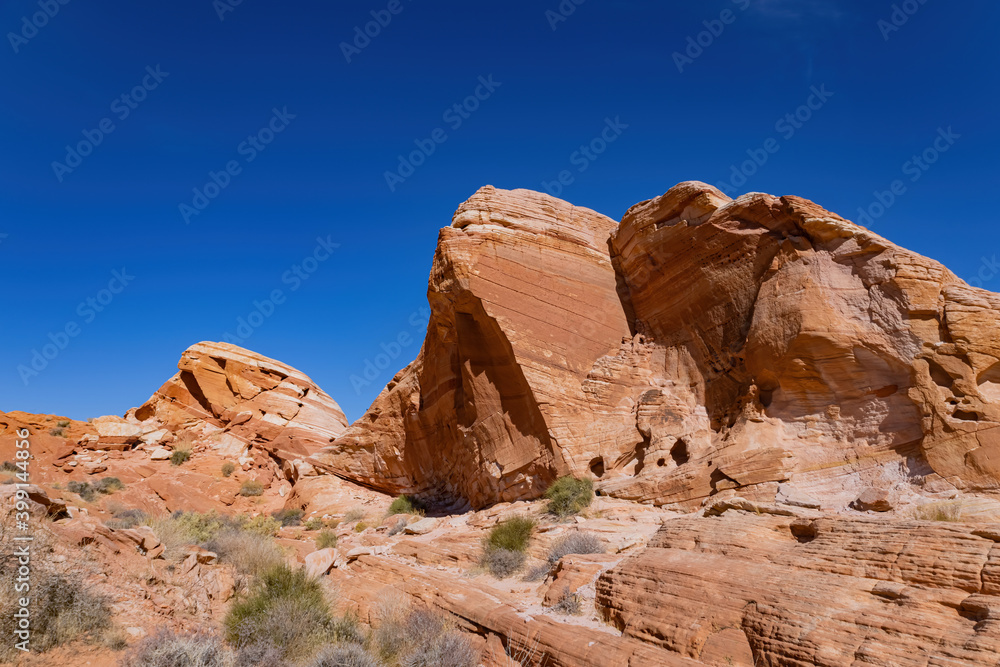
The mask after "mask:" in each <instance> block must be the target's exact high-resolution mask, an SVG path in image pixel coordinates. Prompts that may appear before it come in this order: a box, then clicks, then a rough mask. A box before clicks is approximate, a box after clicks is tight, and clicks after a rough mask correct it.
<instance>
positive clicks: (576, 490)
mask: <svg viewBox="0 0 1000 667" xmlns="http://www.w3.org/2000/svg"><path fill="white" fill-rule="evenodd" d="M545 497H546V498H548V499H549V504H548V507H547V511H548V512H549V514H554V515H556V516H557V517H560V518H564V517H567V516H571V515H573V514H578V513H579V512H581V511H582V510H583V509H585V508H587V507H589V506H590V503H591V502H593V500H594V483H593V482H592V481H590V480H589V479H577V478H575V477H571V476H569V475H567V476H565V477H560V478H559V479H557V480H556V481H555V483H553V484H552V486H550V487H549V488H548V490H547V491H546V492H545Z"/></svg>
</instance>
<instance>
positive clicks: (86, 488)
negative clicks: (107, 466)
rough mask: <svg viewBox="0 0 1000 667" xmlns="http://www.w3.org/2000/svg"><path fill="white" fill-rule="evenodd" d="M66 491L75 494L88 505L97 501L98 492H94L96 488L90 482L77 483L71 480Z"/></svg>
mask: <svg viewBox="0 0 1000 667" xmlns="http://www.w3.org/2000/svg"><path fill="white" fill-rule="evenodd" d="M66 490H67V491H69V492H70V493H75V494H76V495H78V496H80V497H81V498H82V499H83V500H85V501H87V502H88V503H92V502H94V501H95V500H97V491H95V490H94V487H92V486H91V485H90V483H89V482H77V481H75V480H70V481H69V482H67V484H66Z"/></svg>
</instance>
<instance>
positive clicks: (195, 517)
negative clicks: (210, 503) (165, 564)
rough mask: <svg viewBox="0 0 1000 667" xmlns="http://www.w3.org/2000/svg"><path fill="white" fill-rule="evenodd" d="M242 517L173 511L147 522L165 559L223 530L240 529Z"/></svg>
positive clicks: (178, 556) (179, 554)
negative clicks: (167, 515)
mask: <svg viewBox="0 0 1000 667" xmlns="http://www.w3.org/2000/svg"><path fill="white" fill-rule="evenodd" d="M244 521H245V519H244V518H235V519H234V518H230V517H227V516H223V515H220V514H218V513H216V512H206V513H201V512H174V513H173V514H171V515H170V516H169V517H164V518H157V519H152V520H150V521H149V522H148V524H149V526H150V528H152V529H153V532H154V533H155V534H156V537H157V539H159V540H160V542H162V543H163V546H164V549H165V550H166V553H165V555H164V557H165V558H167V559H177V558H180V557H181V556H183V549H182V547H184V546H187V545H189V544H202V543H203V542H208V541H209V540H211V539H213V538H214V537H215V536H216V535H219V534H220V533H222V532H223V531H227V530H242V529H243V523H244Z"/></svg>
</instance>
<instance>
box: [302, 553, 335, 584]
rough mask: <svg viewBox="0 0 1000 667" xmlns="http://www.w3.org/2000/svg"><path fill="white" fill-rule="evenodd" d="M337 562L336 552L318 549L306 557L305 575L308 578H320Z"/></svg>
mask: <svg viewBox="0 0 1000 667" xmlns="http://www.w3.org/2000/svg"><path fill="white" fill-rule="evenodd" d="M336 560H337V550H336V549H334V548H332V547H330V548H328V549H320V550H319V551H314V552H312V553H311V554H309V555H308V556H306V573H307V574H308V575H309V576H310V577H322V576H323V575H324V574H326V573H327V572H329V571H330V568H331V567H333V564H334V562H336Z"/></svg>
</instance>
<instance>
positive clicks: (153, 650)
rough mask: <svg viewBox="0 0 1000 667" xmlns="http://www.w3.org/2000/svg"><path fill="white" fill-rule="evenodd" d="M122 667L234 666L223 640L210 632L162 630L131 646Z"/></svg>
mask: <svg viewBox="0 0 1000 667" xmlns="http://www.w3.org/2000/svg"><path fill="white" fill-rule="evenodd" d="M122 666H123V667H235V663H234V659H233V655H232V653H231V652H230V651H229V650H228V649H226V646H225V645H224V644H223V643H222V640H221V639H219V638H218V637H215V636H213V635H209V634H203V633H197V634H176V633H173V632H169V631H166V630H164V631H161V632H159V633H158V634H155V635H153V636H151V637H147V638H145V639H143V640H142V641H141V642H139V643H138V644H137V645H136V646H135V647H133V649H132V652H131V655H130V656H129V657H128V658H126V659H125V660H124V661H123V662H122Z"/></svg>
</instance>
